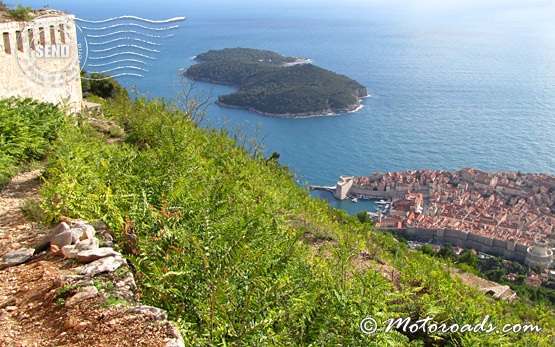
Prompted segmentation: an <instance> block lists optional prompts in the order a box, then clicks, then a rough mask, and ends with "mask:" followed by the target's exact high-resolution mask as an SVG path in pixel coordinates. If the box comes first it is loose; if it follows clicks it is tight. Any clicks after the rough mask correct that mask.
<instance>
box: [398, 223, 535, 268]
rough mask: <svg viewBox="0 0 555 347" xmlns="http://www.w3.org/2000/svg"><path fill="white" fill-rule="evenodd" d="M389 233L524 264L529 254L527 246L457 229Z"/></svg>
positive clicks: (411, 229) (407, 230) (419, 229)
mask: <svg viewBox="0 0 555 347" xmlns="http://www.w3.org/2000/svg"><path fill="white" fill-rule="evenodd" d="M387 231H390V232H392V233H394V234H397V235H400V236H403V237H406V238H407V239H410V240H415V241H420V242H428V243H431V242H439V243H448V244H450V245H453V246H458V247H462V248H472V249H475V250H477V251H480V252H483V253H486V254H491V255H494V256H499V257H503V258H505V259H508V260H516V261H518V262H522V263H523V262H524V259H525V258H526V253H527V247H526V245H521V244H517V243H515V242H513V241H507V240H501V239H498V238H494V237H487V236H482V235H478V234H473V233H469V232H467V231H461V230H455V229H423V228H400V229H397V228H388V229H387Z"/></svg>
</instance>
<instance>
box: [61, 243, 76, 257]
mask: <svg viewBox="0 0 555 347" xmlns="http://www.w3.org/2000/svg"><path fill="white" fill-rule="evenodd" d="M62 254H63V255H64V257H66V258H70V259H73V258H74V257H77V253H76V252H75V245H65V246H63V247H62ZM73 254H74V255H75V256H72V255H73Z"/></svg>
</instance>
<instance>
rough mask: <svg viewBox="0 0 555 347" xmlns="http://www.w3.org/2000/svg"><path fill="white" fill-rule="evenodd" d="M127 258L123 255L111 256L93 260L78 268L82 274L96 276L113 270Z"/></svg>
mask: <svg viewBox="0 0 555 347" xmlns="http://www.w3.org/2000/svg"><path fill="white" fill-rule="evenodd" d="M124 263H125V259H123V257H122V256H121V255H119V253H118V255H117V256H110V257H105V258H101V259H98V260H95V261H93V262H92V263H89V264H87V265H84V266H82V267H81V268H79V269H78V273H79V274H80V275H87V276H95V275H97V274H99V273H103V272H112V271H114V270H116V269H117V268H119V267H120V266H122V265H123V264H124Z"/></svg>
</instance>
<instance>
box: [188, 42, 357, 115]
mask: <svg viewBox="0 0 555 347" xmlns="http://www.w3.org/2000/svg"><path fill="white" fill-rule="evenodd" d="M195 60H196V61H197V62H199V63H198V64H195V65H193V66H191V67H189V68H188V69H187V70H186V71H185V72H184V75H185V76H187V77H188V78H191V79H193V80H199V81H206V82H210V83H217V84H225V85H232V86H235V87H237V88H238V91H237V92H235V93H231V94H226V95H220V96H219V97H218V101H217V103H218V104H219V105H221V106H226V107H235V108H243V109H248V110H251V111H254V112H257V113H260V114H264V115H268V116H277V117H309V116H315V115H325V114H332V113H340V112H348V111H354V110H356V109H357V108H359V107H360V99H361V98H363V97H365V96H367V90H366V88H365V87H364V86H363V85H361V84H360V83H358V82H356V81H354V80H353V79H351V78H349V77H346V76H342V75H339V74H336V73H334V72H331V71H328V70H325V69H322V68H320V67H317V66H315V65H313V64H311V63H310V61H309V60H307V59H301V58H297V57H286V56H283V55H280V54H278V53H275V52H271V51H266V50H258V49H251V48H225V49H222V50H210V51H208V52H206V53H202V54H199V55H198V56H196V57H195Z"/></svg>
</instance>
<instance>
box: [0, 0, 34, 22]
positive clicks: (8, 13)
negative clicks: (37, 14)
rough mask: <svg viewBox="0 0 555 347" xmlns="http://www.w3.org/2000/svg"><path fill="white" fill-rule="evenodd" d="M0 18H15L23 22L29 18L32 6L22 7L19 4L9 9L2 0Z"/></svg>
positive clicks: (0, 2) (30, 17)
mask: <svg viewBox="0 0 555 347" xmlns="http://www.w3.org/2000/svg"><path fill="white" fill-rule="evenodd" d="M0 11H1V12H3V13H0V20H2V19H4V20H15V21H20V22H25V21H28V20H31V19H32V18H33V16H32V11H33V8H32V7H24V6H23V5H21V4H18V5H17V8H15V9H13V10H10V9H9V8H8V6H7V5H6V4H4V2H3V1H0Z"/></svg>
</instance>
